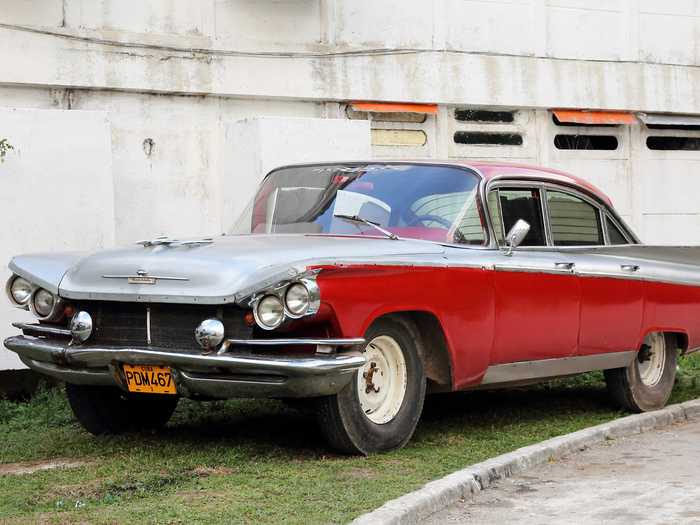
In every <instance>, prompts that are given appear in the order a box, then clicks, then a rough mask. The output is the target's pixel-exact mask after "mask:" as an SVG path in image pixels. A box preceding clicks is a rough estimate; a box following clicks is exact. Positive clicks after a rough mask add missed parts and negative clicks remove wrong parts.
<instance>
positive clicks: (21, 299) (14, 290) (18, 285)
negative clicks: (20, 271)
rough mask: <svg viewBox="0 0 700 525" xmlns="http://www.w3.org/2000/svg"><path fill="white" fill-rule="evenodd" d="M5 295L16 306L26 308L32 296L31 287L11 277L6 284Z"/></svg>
mask: <svg viewBox="0 0 700 525" xmlns="http://www.w3.org/2000/svg"><path fill="white" fill-rule="evenodd" d="M7 294H8V295H9V297H10V300H11V301H12V302H13V303H15V304H16V305H17V306H27V303H29V298H30V297H31V296H32V285H31V284H30V282H29V281H27V280H26V279H22V278H21V277H17V276H15V277H12V278H11V279H10V281H9V282H8V283H7Z"/></svg>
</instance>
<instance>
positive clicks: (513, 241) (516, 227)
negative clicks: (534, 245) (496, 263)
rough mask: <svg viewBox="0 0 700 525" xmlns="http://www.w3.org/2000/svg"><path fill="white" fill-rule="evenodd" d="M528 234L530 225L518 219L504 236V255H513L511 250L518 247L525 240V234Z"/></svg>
mask: <svg viewBox="0 0 700 525" xmlns="http://www.w3.org/2000/svg"><path fill="white" fill-rule="evenodd" d="M529 232H530V225H529V224H528V223H527V221H524V220H522V219H518V221H517V222H516V223H515V224H513V227H512V228H511V229H510V231H508V235H506V246H507V248H506V251H505V255H513V249H514V248H517V247H518V246H520V243H521V242H523V241H524V240H525V237H527V234H528V233H529Z"/></svg>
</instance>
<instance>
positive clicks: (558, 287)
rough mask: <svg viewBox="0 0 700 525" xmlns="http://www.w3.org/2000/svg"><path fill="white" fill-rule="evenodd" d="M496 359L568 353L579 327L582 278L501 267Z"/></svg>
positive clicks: (497, 361)
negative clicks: (503, 269)
mask: <svg viewBox="0 0 700 525" xmlns="http://www.w3.org/2000/svg"><path fill="white" fill-rule="evenodd" d="M495 274H496V277H495V280H496V332H495V341H494V348H493V353H492V359H491V361H492V364H501V363H512V362H515V361H530V360H538V359H554V358H560V357H569V356H572V355H574V354H575V353H576V349H577V343H578V332H579V296H580V291H579V282H578V279H577V278H576V276H574V275H571V274H553V273H551V274H550V273H530V272H517V271H497V272H495Z"/></svg>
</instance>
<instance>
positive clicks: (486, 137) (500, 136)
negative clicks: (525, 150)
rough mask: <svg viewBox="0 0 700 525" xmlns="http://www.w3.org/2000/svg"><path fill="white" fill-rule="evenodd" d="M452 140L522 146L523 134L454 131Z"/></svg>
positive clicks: (466, 142) (477, 144)
mask: <svg viewBox="0 0 700 525" xmlns="http://www.w3.org/2000/svg"><path fill="white" fill-rule="evenodd" d="M454 141H455V143H457V144H467V145H470V146H522V145H523V136H522V135H520V134H519V133H489V132H482V131H456V132H455V134H454Z"/></svg>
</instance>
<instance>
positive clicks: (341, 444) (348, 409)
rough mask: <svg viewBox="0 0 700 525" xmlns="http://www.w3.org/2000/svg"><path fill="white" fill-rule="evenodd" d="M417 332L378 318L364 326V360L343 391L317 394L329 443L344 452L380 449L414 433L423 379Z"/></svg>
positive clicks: (403, 441)
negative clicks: (361, 366)
mask: <svg viewBox="0 0 700 525" xmlns="http://www.w3.org/2000/svg"><path fill="white" fill-rule="evenodd" d="M417 338H418V334H417V332H416V330H415V328H414V327H413V325H411V324H409V323H405V322H403V321H398V320H394V319H382V320H380V321H377V322H376V323H375V324H373V325H372V327H371V328H370V329H369V330H368V331H367V334H366V335H365V339H366V340H367V341H368V344H367V347H366V351H365V357H366V358H367V363H366V365H365V366H364V368H362V369H360V370H358V371H357V372H356V373H355V374H356V375H355V378H354V380H353V381H351V382H350V383H349V384H348V385H347V386H346V387H345V388H344V389H343V390H342V391H340V392H339V393H338V394H336V395H333V396H328V397H324V398H321V399H319V400H318V405H317V415H318V419H319V423H320V426H321V430H322V432H323V434H324V435H325V437H326V439H327V440H328V441H329V443H330V444H331V446H333V448H335V449H337V450H338V451H340V452H345V453H348V454H369V453H372V452H384V451H387V450H392V449H396V448H400V447H402V446H404V445H405V444H406V443H407V442H408V440H409V439H411V436H412V435H413V432H414V430H415V429H416V425H417V424H418V420H419V418H420V414H421V412H422V410H423V401H424V399H425V387H426V380H425V374H424V371H423V363H422V361H421V359H420V356H419V355H418V349H417V348H416V344H415V342H414V341H416V340H417Z"/></svg>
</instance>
